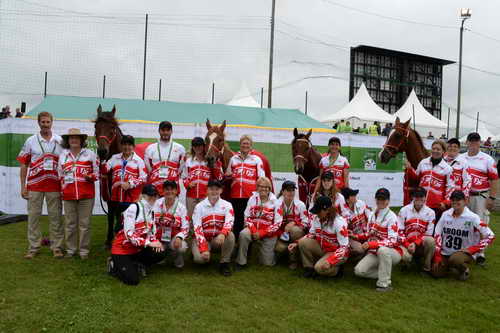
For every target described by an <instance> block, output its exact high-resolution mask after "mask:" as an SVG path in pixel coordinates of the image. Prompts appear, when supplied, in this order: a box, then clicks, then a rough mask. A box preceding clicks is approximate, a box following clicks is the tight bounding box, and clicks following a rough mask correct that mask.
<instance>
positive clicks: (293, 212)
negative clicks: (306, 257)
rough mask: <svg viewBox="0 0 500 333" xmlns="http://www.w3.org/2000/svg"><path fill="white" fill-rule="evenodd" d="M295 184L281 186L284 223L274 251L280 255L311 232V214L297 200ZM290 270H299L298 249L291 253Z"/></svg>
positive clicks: (280, 199) (280, 195)
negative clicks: (291, 244)
mask: <svg viewBox="0 0 500 333" xmlns="http://www.w3.org/2000/svg"><path fill="white" fill-rule="evenodd" d="M296 188H297V186H296V185H295V183H294V182H292V181H290V180H287V181H285V182H284V183H283V185H282V186H281V192H280V194H279V196H278V205H279V206H280V207H281V210H282V212H283V223H282V224H281V227H280V229H279V231H278V236H279V238H278V240H277V241H276V246H275V248H274V251H275V252H276V254H277V255H278V256H279V255H286V254H287V253H288V245H289V244H290V243H294V242H295V241H298V240H299V239H300V238H302V237H303V236H304V235H305V234H306V233H307V231H308V230H309V224H310V223H309V214H308V213H307V208H306V205H305V204H304V203H303V202H302V201H300V200H299V199H296V198H295V189H296ZM289 260H290V265H289V267H290V269H292V270H294V269H297V261H298V253H297V249H295V250H294V251H292V252H290V253H289Z"/></svg>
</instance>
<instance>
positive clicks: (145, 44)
mask: <svg viewBox="0 0 500 333" xmlns="http://www.w3.org/2000/svg"><path fill="white" fill-rule="evenodd" d="M147 50H148V14H146V24H145V28H144V66H143V69H142V100H144V97H145V95H146V55H147Z"/></svg>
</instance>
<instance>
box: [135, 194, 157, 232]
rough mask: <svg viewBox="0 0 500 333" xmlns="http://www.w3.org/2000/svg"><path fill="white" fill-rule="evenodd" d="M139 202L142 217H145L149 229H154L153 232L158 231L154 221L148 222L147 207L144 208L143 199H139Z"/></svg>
mask: <svg viewBox="0 0 500 333" xmlns="http://www.w3.org/2000/svg"><path fill="white" fill-rule="evenodd" d="M138 204H139V205H140V206H141V209H142V218H143V219H144V224H146V228H147V229H148V230H152V231H153V234H154V233H156V231H155V225H154V223H148V221H147V220H146V208H144V204H143V203H142V201H139V202H138Z"/></svg>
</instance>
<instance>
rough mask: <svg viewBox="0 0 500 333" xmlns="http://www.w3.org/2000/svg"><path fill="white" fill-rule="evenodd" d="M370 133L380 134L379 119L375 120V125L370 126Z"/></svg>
mask: <svg viewBox="0 0 500 333" xmlns="http://www.w3.org/2000/svg"><path fill="white" fill-rule="evenodd" d="M368 134H370V135H373V136H377V135H380V125H379V123H378V121H375V122H374V123H373V125H371V126H370V128H368Z"/></svg>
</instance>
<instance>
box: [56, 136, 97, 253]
mask: <svg viewBox="0 0 500 333" xmlns="http://www.w3.org/2000/svg"><path fill="white" fill-rule="evenodd" d="M62 139H63V141H62V147H63V148H64V150H63V152H62V153H61V155H60V156H59V163H58V173H59V178H60V179H61V184H62V189H61V193H62V199H63V204H64V218H65V234H66V251H67V252H66V257H68V258H70V257H73V256H74V255H75V254H76V251H77V248H78V247H79V252H80V258H81V259H83V260H85V259H87V258H88V255H89V244H90V217H91V216H92V208H93V207H94V197H95V187H94V182H95V181H96V180H97V178H98V176H99V175H98V173H99V167H98V162H97V157H96V154H95V153H94V152H93V151H91V150H89V149H87V148H85V147H86V146H87V142H86V140H87V134H83V133H81V132H80V130H79V129H77V128H70V129H69V130H68V133H67V134H64V135H62ZM77 229H78V231H79V237H78V235H77V234H78V232H77Z"/></svg>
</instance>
